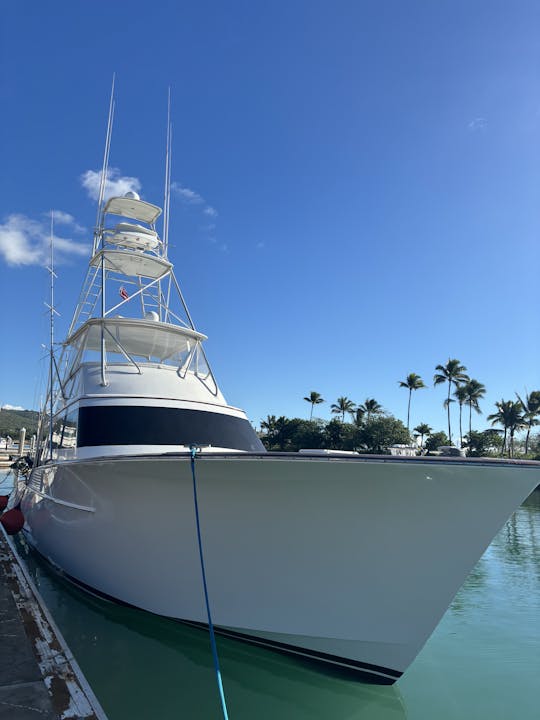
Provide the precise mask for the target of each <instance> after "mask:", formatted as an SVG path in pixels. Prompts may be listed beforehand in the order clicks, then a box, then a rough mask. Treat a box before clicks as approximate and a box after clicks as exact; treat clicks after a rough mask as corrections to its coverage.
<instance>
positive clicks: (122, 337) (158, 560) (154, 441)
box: [20, 169, 540, 684]
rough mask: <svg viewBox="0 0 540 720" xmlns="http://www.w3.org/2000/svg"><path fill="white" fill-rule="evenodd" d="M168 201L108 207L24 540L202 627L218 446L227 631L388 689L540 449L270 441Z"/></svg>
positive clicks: (219, 589)
mask: <svg viewBox="0 0 540 720" xmlns="http://www.w3.org/2000/svg"><path fill="white" fill-rule="evenodd" d="M169 173H170V169H169ZM169 177H170V174H169ZM101 198H103V193H101ZM166 209H167V207H166ZM160 214H161V209H160V208H159V207H157V206H156V205H153V204H151V203H148V202H146V201H144V200H141V199H140V198H139V197H138V196H137V195H136V194H135V193H129V194H128V195H127V196H125V197H114V198H111V199H110V200H108V202H106V203H104V202H101V203H100V216H99V222H98V227H97V231H96V236H95V239H94V247H93V251H92V256H91V258H90V261H89V265H88V271H87V275H86V279H85V282H84V285H83V289H82V292H81V296H80V298H79V302H78V304H77V307H76V310H75V313H74V317H73V321H72V323H71V327H70V329H69V332H68V336H67V338H66V340H65V342H64V344H63V352H62V355H61V357H60V358H59V359H58V361H56V359H55V361H54V366H55V370H54V372H53V371H52V370H51V382H50V386H49V390H48V398H47V402H46V403H45V408H44V412H43V414H42V422H41V428H40V433H39V443H38V447H37V451H36V455H35V458H34V466H33V469H32V470H31V472H30V473H29V474H28V476H27V478H26V481H25V482H24V483H21V487H20V493H21V495H22V504H21V507H22V510H23V513H24V516H25V519H26V524H25V528H24V530H25V533H26V536H27V538H28V540H29V542H30V543H31V544H32V545H33V546H34V547H35V548H36V550H37V551H38V552H39V553H41V555H43V556H44V557H45V558H47V559H48V560H49V561H50V562H51V563H52V564H53V565H54V566H55V567H56V568H58V569H59V570H60V571H61V572H62V573H63V574H64V575H65V576H67V577H69V578H70V579H72V580H73V581H74V582H76V583H78V584H79V585H80V586H82V587H83V588H86V589H88V590H90V591H91V592H93V593H97V594H99V595H102V596H104V597H106V598H109V599H113V600H117V601H120V602H122V603H127V604H129V605H132V606H135V607H138V608H142V609H144V610H148V611H150V612H153V613H157V614H159V615H163V616H167V617H170V618H175V619H178V620H182V621H185V622H189V623H193V624H200V625H204V624H205V623H206V613H205V602H204V596H203V589H202V584H201V568H200V559H199V552H198V545H197V535H196V526H195V514H194V503H193V487H192V476H191V465H190V463H191V453H190V446H192V445H198V446H201V447H202V449H201V450H200V453H199V454H198V456H197V460H196V467H197V482H198V496H199V507H200V513H201V524H202V534H203V542H204V553H205V559H206V575H207V579H208V588H209V592H210V599H211V604H212V614H213V619H214V624H215V628H216V631H217V632H220V633H222V634H225V635H228V636H231V637H235V638H239V639H241V640H247V641H249V642H252V643H257V644H260V645H264V646H267V647H269V648H273V649H277V650H279V651H285V652H289V653H292V654H295V655H297V656H300V657H304V658H309V659H310V660H313V659H316V660H320V661H322V662H324V663H329V664H332V665H334V666H338V667H342V668H346V669H348V670H355V671H357V672H358V673H359V677H360V678H362V679H369V680H371V681H374V682H378V683H384V684H391V683H393V682H395V681H396V680H397V679H398V678H399V677H400V676H401V674H402V673H403V672H404V671H405V669H406V668H407V667H408V665H409V664H410V663H411V662H412V661H413V660H414V658H415V657H416V655H417V653H418V652H419V650H420V649H421V647H422V646H423V644H424V643H425V641H426V640H427V638H428V637H429V635H430V634H431V633H432V631H433V629H434V628H435V626H436V625H437V623H438V622H439V620H440V618H441V616H442V615H443V613H444V612H445V610H446V608H447V607H448V605H449V603H450V602H451V600H452V598H453V597H454V595H455V593H456V592H457V590H458V589H459V587H460V586H461V584H462V583H463V581H464V580H465V578H466V577H467V574H468V573H469V572H470V570H471V569H472V568H473V566H474V564H475V563H476V562H477V560H478V559H479V557H480V556H481V554H482V553H483V552H484V550H485V549H486V547H487V546H488V544H489V543H490V541H491V540H492V538H493V537H494V535H495V534H496V533H497V531H498V530H499V528H500V527H501V526H502V525H503V523H504V522H505V520H506V519H507V518H508V516H509V515H510V514H511V513H512V511H513V510H514V509H515V508H516V507H517V506H518V505H519V504H520V503H521V501H522V500H523V499H524V498H526V497H527V495H528V494H529V493H530V492H531V491H532V489H533V488H534V487H535V486H536V485H538V484H539V483H540V463H535V462H519V461H511V460H500V461H492V460H481V459H480V460H475V459H466V458H448V457H439V458H438V457H435V458H426V457H400V456H393V457H392V456H361V455H357V454H343V453H337V452H335V453H333V452H328V451H327V452H324V453H321V452H320V451H313V452H309V451H307V452H300V453H271V452H266V451H265V449H264V447H263V445H262V443H261V441H260V439H259V438H258V436H257V435H256V433H255V431H254V430H253V428H252V426H251V424H250V422H249V420H248V419H247V417H246V415H245V413H244V412H243V411H242V410H240V409H238V408H236V407H234V406H231V405H229V404H228V403H227V402H226V400H225V398H224V396H223V394H222V393H221V390H220V389H219V387H218V384H217V382H216V380H215V378H214V375H213V373H212V371H211V370H210V367H209V365H208V362H207V360H206V356H205V353H204V350H203V342H204V341H205V340H206V336H205V335H204V334H203V333H201V332H199V330H198V329H196V327H195V325H194V323H193V321H192V319H191V316H190V314H189V311H188V309H187V306H186V304H185V302H184V299H183V296H182V293H181V291H180V287H179V285H178V282H177V280H176V278H175V275H174V271H173V266H172V263H171V262H170V260H169V258H168V252H167V232H168V221H167V217H165V221H164V232H163V238H160V237H159V235H158V233H157V230H156V221H157V219H158V217H159V216H160ZM118 217H120V218H121V222H119V223H118V222H117V219H118ZM240 371H241V369H240Z"/></svg>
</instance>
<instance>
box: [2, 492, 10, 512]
mask: <svg viewBox="0 0 540 720" xmlns="http://www.w3.org/2000/svg"><path fill="white" fill-rule="evenodd" d="M8 500H9V495H0V512H3V511H4V510H5V509H6V508H7V504H8Z"/></svg>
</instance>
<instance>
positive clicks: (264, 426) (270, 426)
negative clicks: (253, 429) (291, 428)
mask: <svg viewBox="0 0 540 720" xmlns="http://www.w3.org/2000/svg"><path fill="white" fill-rule="evenodd" d="M261 430H264V431H266V434H267V435H272V434H273V433H274V432H275V431H276V416H275V415H267V416H266V420H261Z"/></svg>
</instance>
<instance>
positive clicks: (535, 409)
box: [516, 390, 540, 455]
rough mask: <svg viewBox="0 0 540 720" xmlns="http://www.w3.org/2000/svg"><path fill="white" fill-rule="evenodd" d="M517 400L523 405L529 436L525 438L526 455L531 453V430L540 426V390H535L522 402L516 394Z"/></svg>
mask: <svg viewBox="0 0 540 720" xmlns="http://www.w3.org/2000/svg"><path fill="white" fill-rule="evenodd" d="M516 396H517V399H518V400H519V402H520V403H521V404H522V405H523V411H524V412H523V419H524V420H525V426H526V428H527V435H526V436H525V455H526V454H527V453H528V452H529V435H530V434H531V428H532V427H533V426H534V425H540V420H538V419H537V418H538V416H540V390H533V391H532V392H531V393H529V394H528V395H525V400H522V399H521V398H520V396H519V395H518V394H517V393H516Z"/></svg>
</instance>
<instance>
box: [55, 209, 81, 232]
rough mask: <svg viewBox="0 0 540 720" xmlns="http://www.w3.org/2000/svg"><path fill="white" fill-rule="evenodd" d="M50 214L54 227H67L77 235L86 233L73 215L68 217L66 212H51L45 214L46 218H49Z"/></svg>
mask: <svg viewBox="0 0 540 720" xmlns="http://www.w3.org/2000/svg"><path fill="white" fill-rule="evenodd" d="M51 214H52V216H53V218H54V224H55V225H67V226H68V227H70V228H71V229H72V230H74V231H75V232H78V233H83V232H86V228H84V227H83V226H82V225H79V223H78V222H76V220H75V218H74V217H73V215H70V214H69V213H67V212H64V211H63V210H51V212H49V213H47V217H49V218H50V217H51Z"/></svg>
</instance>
